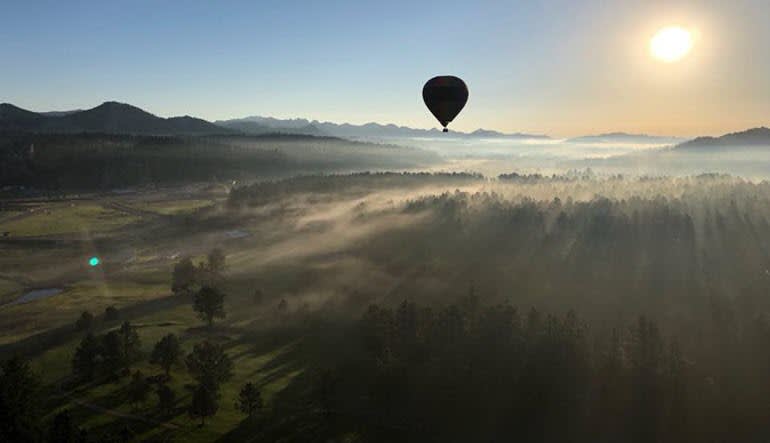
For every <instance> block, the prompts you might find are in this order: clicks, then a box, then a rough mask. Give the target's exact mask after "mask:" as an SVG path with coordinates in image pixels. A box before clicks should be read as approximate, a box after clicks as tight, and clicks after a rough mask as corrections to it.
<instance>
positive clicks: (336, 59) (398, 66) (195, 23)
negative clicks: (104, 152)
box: [0, 0, 770, 137]
mask: <svg viewBox="0 0 770 443" xmlns="http://www.w3.org/2000/svg"><path fill="white" fill-rule="evenodd" d="M768 22H770V8H769V7H768V5H767V0H730V1H665V2H663V1H657V0H643V1H642V0H638V1H625V0H612V1H610V0H605V1H593V0H588V1H579V0H564V1H561V0H553V1H539V2H535V1H526V2H525V1H518V2H517V1H511V0H508V1H485V0H477V1H465V2H452V1H444V2H430V1H415V0H409V1H404V0H389V1H380V2H370V1H361V0H344V1H304V2H299V1H293V0H279V1H273V0H259V1H242V2H236V1H217V2H212V1H201V2H196V1H172V0H152V1H144V0H132V1H128V0H125V1H122V0H121V1H117V0H116V1H104V0H99V1H77V0H72V1H67V2H62V1H37V0H3V1H2V2H0V102H10V103H13V104H16V105H17V106H21V107H23V108H26V109H30V110H34V111H46V110H68V109H85V108H90V107H94V106H97V105H99V104H100V103H102V102H104V101H108V100H117V101H121V102H126V103H131V104H133V105H136V106H139V107H141V108H143V109H146V110H148V111H150V112H152V113H154V114H157V115H160V116H164V117H168V116H174V115H194V116H197V117H201V118H205V119H208V120H217V119H227V118H238V117H244V116H249V115H263V116H274V117H278V118H293V117H304V118H308V119H317V120H321V121H334V122H350V123H355V124H361V123H366V122H370V121H376V122H380V123H395V124H399V125H408V126H412V127H420V128H430V127H436V126H438V124H437V123H436V121H435V120H434V119H433V117H432V116H431V115H430V113H429V112H428V110H427V109H426V108H425V106H424V104H423V103H422V96H421V90H422V86H423V84H424V83H425V81H427V80H428V79H429V78H431V77H433V76H435V75H447V74H451V75H457V76H459V77H461V78H463V79H464V80H465V82H466V83H467V84H468V88H469V90H470V98H469V100H468V104H467V105H466V108H465V109H464V110H463V112H462V113H461V114H460V115H459V116H458V117H457V118H456V119H455V121H454V122H453V123H452V124H451V125H450V128H453V129H457V130H463V131H468V130H474V129H477V128H480V127H482V128H486V129H496V130H500V131H505V132H529V133H544V134H549V135H552V136H565V137H566V136H575V135H584V134H594V133H603V132H612V131H625V132H634V133H648V134H660V135H680V136H695V135H719V134H722V133H725V132H730V131H736V130H742V129H746V128H749V127H756V126H762V125H764V126H770V57H768V54H770V27H769V26H768V25H767V23H768ZM672 25H676V26H681V27H684V28H686V29H688V30H692V32H693V35H694V45H693V48H692V51H691V52H690V53H689V54H688V55H687V56H686V57H685V58H684V59H682V60H680V61H678V62H675V63H663V62H661V61H659V60H657V59H655V58H653V57H651V55H650V53H649V50H648V45H649V41H650V38H651V37H652V36H653V35H654V34H655V32H656V31H657V30H659V29H661V28H663V27H666V26H672Z"/></svg>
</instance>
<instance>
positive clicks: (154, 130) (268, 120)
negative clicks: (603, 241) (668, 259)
mask: <svg viewBox="0 0 770 443" xmlns="http://www.w3.org/2000/svg"><path fill="white" fill-rule="evenodd" d="M0 132H29V133H64V134H66V133H103V134H135V135H215V134H217V135H234V134H276V133H283V134H301V135H312V136H333V137H343V138H354V139H355V138H360V139H367V138H399V137H437V136H442V133H441V131H440V130H438V129H435V128H434V129H416V128H410V127H406V126H397V125H394V124H386V125H383V124H380V123H366V124H363V125H352V124H349V123H341V124H339V123H332V122H320V121H318V120H312V121H311V120H307V119H303V118H295V119H277V118H272V117H259V116H253V117H246V118H240V119H232V120H219V121H216V122H214V123H212V122H209V121H206V120H203V119H200V118H195V117H190V116H182V117H169V118H163V117H158V116H156V115H154V114H151V113H149V112H147V111H145V110H143V109H140V108H138V107H136V106H132V105H129V104H125V103H118V102H114V101H109V102H105V103H102V104H101V105H99V106H97V107H95V108H92V109H86V110H73V111H52V112H32V111H28V110H25V109H22V108H19V107H17V106H14V105H12V104H9V103H3V104H0ZM449 134H450V136H454V137H468V138H507V139H548V138H549V137H548V136H546V135H539V134H523V133H512V134H506V133H502V132H498V131H491V130H486V129H478V130H476V131H473V132H470V133H464V132H459V131H452V132H450V133H449ZM682 141H683V139H681V138H677V137H668V136H655V135H646V134H628V133H622V132H613V133H607V134H599V135H588V136H583V137H575V138H571V139H568V140H567V142H571V143H637V144H671V145H675V147H674V149H682V150H684V149H687V150H694V149H716V148H720V147H730V146H770V129H768V128H766V127H759V128H753V129H749V130H746V131H742V132H736V133H731V134H726V135H723V136H721V137H698V138H695V139H692V140H690V141H686V142H683V143H682ZM677 143H678V144H677Z"/></svg>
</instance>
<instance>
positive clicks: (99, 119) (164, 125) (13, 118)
mask: <svg viewBox="0 0 770 443" xmlns="http://www.w3.org/2000/svg"><path fill="white" fill-rule="evenodd" d="M0 131H4V132H34V133H65V134H66V133H85V132H98V133H105V134H136V135H209V134H227V133H234V132H235V131H233V130H231V129H228V128H224V127H221V126H217V125H215V124H213V123H211V122H207V121H206V120H202V119H199V118H195V117H190V116H183V117H170V118H163V117H158V116H156V115H153V114H150V113H149V112H147V111H144V110H143V109H140V108H137V107H136V106H132V105H128V104H125V103H118V102H105V103H102V104H101V105H99V106H97V107H95V108H92V109H87V110H78V111H62V112H32V111H27V110H26V109H21V108H19V107H17V106H14V105H11V104H8V103H3V104H0Z"/></svg>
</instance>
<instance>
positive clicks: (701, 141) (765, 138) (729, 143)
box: [675, 126, 770, 151]
mask: <svg viewBox="0 0 770 443" xmlns="http://www.w3.org/2000/svg"><path fill="white" fill-rule="evenodd" d="M757 146H767V147H768V148H770V128H766V127H764V126H762V127H759V128H752V129H747V130H745V131H740V132H733V133H730V134H725V135H723V136H721V137H698V138H695V139H693V140H690V141H688V142H685V143H681V144H679V145H677V146H676V148H675V149H677V150H690V151H692V150H714V149H720V148H730V147H757Z"/></svg>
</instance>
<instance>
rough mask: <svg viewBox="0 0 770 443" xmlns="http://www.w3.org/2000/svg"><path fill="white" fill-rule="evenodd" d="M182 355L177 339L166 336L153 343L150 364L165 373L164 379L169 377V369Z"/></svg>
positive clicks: (172, 335)
mask: <svg viewBox="0 0 770 443" xmlns="http://www.w3.org/2000/svg"><path fill="white" fill-rule="evenodd" d="M181 354H182V349H181V347H180V345H179V339H178V338H177V337H176V335H174V334H168V335H166V336H165V337H163V338H162V339H160V341H159V342H157V343H155V347H154V348H153V350H152V355H151V357H150V363H154V364H156V365H158V366H160V367H161V368H163V371H164V372H165V373H166V377H168V376H169V372H170V371H171V367H172V366H173V365H174V364H176V363H177V362H178V361H179V357H180V356H181Z"/></svg>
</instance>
